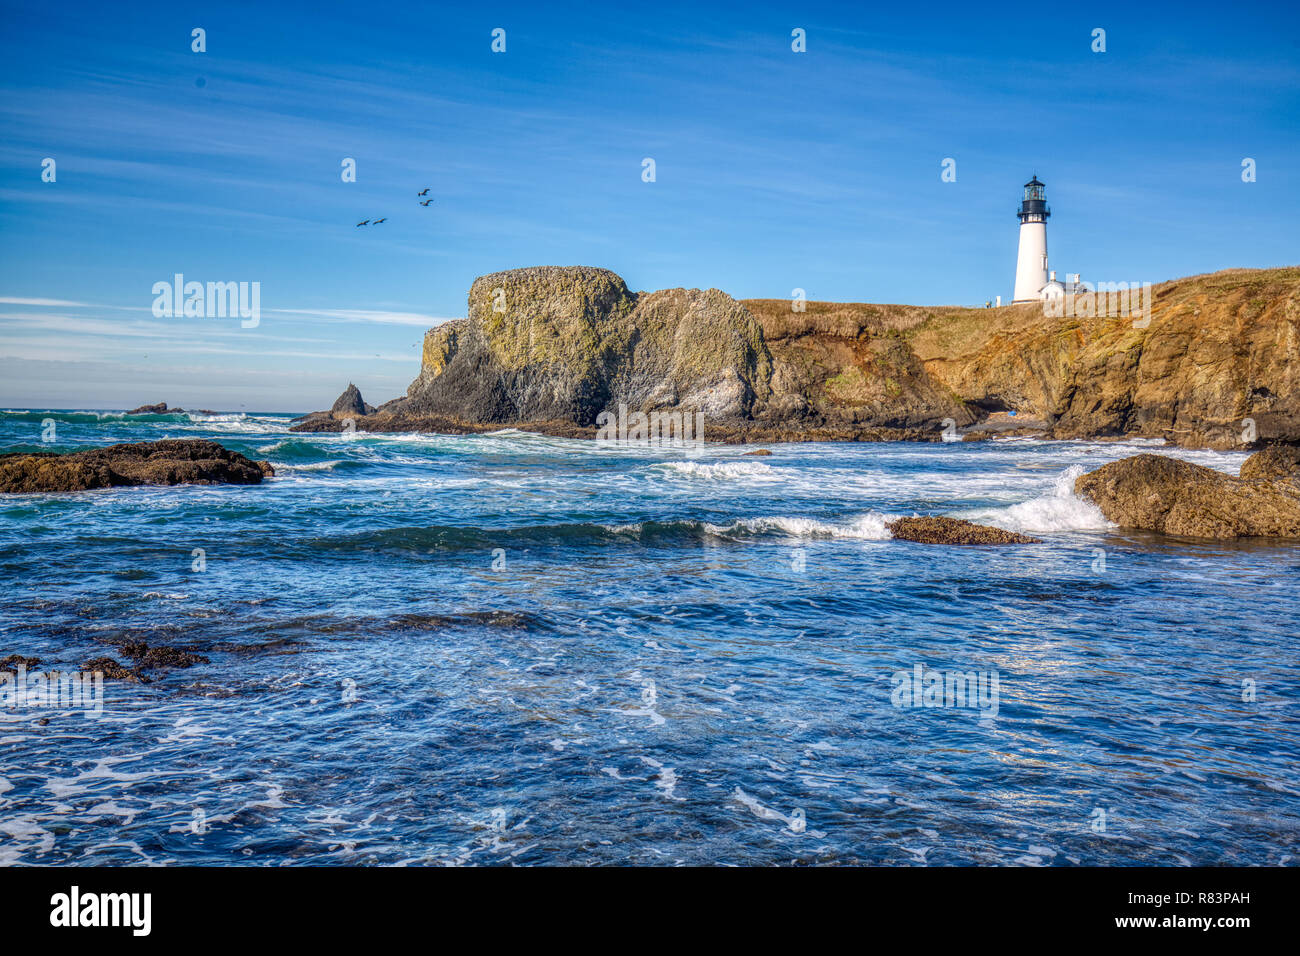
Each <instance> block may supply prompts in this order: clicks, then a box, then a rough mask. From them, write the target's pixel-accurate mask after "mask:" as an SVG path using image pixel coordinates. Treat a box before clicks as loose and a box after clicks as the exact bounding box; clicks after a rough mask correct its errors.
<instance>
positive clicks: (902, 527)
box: [887, 517, 1042, 544]
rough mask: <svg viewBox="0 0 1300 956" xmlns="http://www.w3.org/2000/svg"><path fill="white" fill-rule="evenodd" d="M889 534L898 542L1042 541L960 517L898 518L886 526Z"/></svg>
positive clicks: (978, 542) (1033, 542) (977, 542)
mask: <svg viewBox="0 0 1300 956" xmlns="http://www.w3.org/2000/svg"><path fill="white" fill-rule="evenodd" d="M887 527H888V528H889V533H890V535H892V536H893V537H894V538H895V539H897V540H899V541H918V542H920V543H922V544H1041V543H1042V542H1041V541H1040V540H1039V539H1038V538H1031V537H1029V536H1028V535H1023V534H1017V533H1016V532H1014V531H1006V530H1004V529H1002V528H993V527H990V526H989V525H983V524H974V523H972V522H970V521H963V520H961V519H960V518H945V517H925V518H921V517H913V518H898V519H895V520H894V521H891V522H890V523H889V524H888V526H887Z"/></svg>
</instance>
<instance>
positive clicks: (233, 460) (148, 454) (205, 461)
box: [0, 438, 275, 493]
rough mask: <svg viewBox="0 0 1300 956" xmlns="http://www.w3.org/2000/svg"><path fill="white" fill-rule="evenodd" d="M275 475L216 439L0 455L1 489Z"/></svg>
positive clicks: (246, 481)
mask: <svg viewBox="0 0 1300 956" xmlns="http://www.w3.org/2000/svg"><path fill="white" fill-rule="evenodd" d="M274 474H275V470H274V469H273V468H272V467H271V465H270V463H269V462H265V461H250V460H249V459H247V458H245V457H244V456H243V455H241V454H239V453H238V452H234V451H231V450H230V449H228V448H224V447H222V446H221V445H218V444H217V443H216V442H211V441H204V440H201V439H186V438H168V439H163V440H162V441H153V442H132V443H127V444H121V445H109V446H108V447H106V448H91V449H87V450H86V451H78V452H72V453H69V454H62V455H60V454H56V453H53V452H32V453H27V452H17V453H8V454H0V492H9V493H29V492H59V491H85V490H88V489H91V488H111V487H115V486H119V485H179V484H236V485H255V484H258V483H259V482H261V480H262V479H263V478H264V477H270V476H272V475H274Z"/></svg>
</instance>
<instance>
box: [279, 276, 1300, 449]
mask: <svg viewBox="0 0 1300 956" xmlns="http://www.w3.org/2000/svg"><path fill="white" fill-rule="evenodd" d="M1298 293H1300V268H1285V269H1255V270H1250V269H1232V270H1227V271H1224V272H1217V273H1214V274H1211V275H1206V276H1196V277H1192V278H1187V279H1179V280H1175V281H1172V282H1165V283H1162V284H1160V285H1157V286H1155V287H1154V288H1153V289H1152V290H1151V295H1150V296H1149V306H1150V308H1149V311H1146V312H1144V313H1143V314H1142V315H1141V316H1140V317H1136V316H1134V315H1131V314H1127V313H1125V314H1118V313H1119V312H1121V311H1122V310H1123V309H1125V308H1132V307H1133V305H1134V303H1132V302H1128V303H1123V302H1116V301H1113V297H1111V296H1107V295H1099V296H1097V297H1095V298H1080V299H1077V300H1075V299H1071V300H1070V301H1069V302H1068V303H1067V308H1065V309H1063V310H1061V311H1063V312H1064V313H1066V314H1063V315H1049V314H1047V313H1046V312H1045V311H1044V307H1043V306H1042V305H1041V304H1037V303H1035V304H1028V305H1015V306H1007V307H1003V308H997V309H969V308H956V307H926V308H922V307H917V306H901V305H867V304H855V303H828V302H797V303H791V301H789V300H785V299H771V300H761V299H755V300H744V301H737V300H735V299H732V298H731V297H730V296H727V295H726V294H725V293H722V292H720V291H718V290H717V289H709V290H705V291H701V290H699V289H689V290H688V289H667V290H663V291H660V292H639V293H637V292H631V291H629V290H628V288H627V286H626V285H625V284H624V282H623V280H622V279H620V278H619V277H618V276H617V275H615V274H614V273H612V272H609V271H608V270H605V269H596V268H590V267H584V266H575V267H558V266H545V267H537V268H529V269H515V270H511V271H507V272H498V273H494V274H492V275H487V276H483V277H481V278H479V279H477V280H476V281H475V282H474V284H473V286H472V287H471V289H470V294H469V311H468V316H467V317H466V318H464V319H458V320H454V321H451V322H447V323H445V324H443V325H440V326H438V327H436V328H434V329H431V330H429V332H428V333H427V334H426V336H425V340H424V351H423V358H422V367H421V370H420V374H419V376H418V377H417V378H416V379H415V380H414V381H413V382H412V383H411V386H410V388H409V389H408V390H407V394H406V395H405V396H404V397H402V398H398V399H395V400H393V401H391V402H388V403H386V404H384V405H382V406H380V407H379V408H378V409H377V410H375V411H374V412H373V414H372V413H369V411H368V412H367V414H366V415H364V416H361V417H360V418H358V419H357V421H356V427H357V428H358V429H359V430H362V431H403V430H438V431H453V432H457V431H459V432H464V431H482V430H487V429H490V428H494V427H495V428H499V427H502V426H507V425H509V426H514V427H521V428H529V429H533V430H538V431H548V432H550V433H554V434H566V435H578V436H581V435H585V436H590V435H592V434H594V428H593V425H594V424H595V422H596V417H597V416H598V415H599V414H600V413H601V412H602V411H609V412H614V411H615V410H616V409H617V406H619V405H620V404H625V405H626V406H627V407H628V408H629V409H630V410H632V411H633V412H635V411H646V412H649V411H664V412H674V411H681V412H685V413H694V412H697V411H698V412H702V413H703V414H704V416H705V420H706V422H707V427H708V434H707V436H706V438H707V439H708V440H720V441H754V442H759V441H762V442H766V441H800V440H802V441H819V440H820V441H829V440H855V439H856V440H930V441H934V440H938V438H939V434H938V433H939V432H940V431H941V430H946V431H947V432H948V433H949V435H953V434H955V433H957V430H959V429H960V430H966V431H965V434H975V435H977V436H981V435H1014V434H1029V435H1043V436H1049V437H1057V438H1098V437H1118V436H1141V437H1149V438H1164V439H1166V440H1168V441H1171V442H1173V443H1175V444H1179V445H1184V446H1189V447H1216V448H1241V447H1249V446H1251V445H1252V444H1255V443H1264V442H1270V443H1274V442H1283V443H1300V294H1298ZM1115 298H1117V297H1115ZM1138 304H1139V305H1140V304H1141V302H1140V301H1139V303H1138ZM345 397H346V393H345ZM357 398H359V396H357ZM350 408H351V411H350V413H349V414H352V415H355V414H356V411H355V409H356V403H355V401H353V402H352V403H351V405H350ZM342 427H343V426H342V425H341V424H340V423H339V422H338V421H337V418H336V416H335V413H334V412H318V413H314V414H313V415H312V416H308V418H306V419H305V420H303V421H302V423H301V424H299V425H298V426H296V428H297V429H298V430H303V431H338V430H341V428H342ZM962 437H964V434H963V435H962Z"/></svg>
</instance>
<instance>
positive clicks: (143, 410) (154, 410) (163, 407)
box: [127, 402, 185, 415]
mask: <svg viewBox="0 0 1300 956" xmlns="http://www.w3.org/2000/svg"><path fill="white" fill-rule="evenodd" d="M184 411H185V409H183V408H168V407H167V403H166V402H159V403H158V404H157V405H141V406H140V407H139V408H133V409H131V410H130V411H129V412H127V414H128V415H179V414H181V413H183V412H184Z"/></svg>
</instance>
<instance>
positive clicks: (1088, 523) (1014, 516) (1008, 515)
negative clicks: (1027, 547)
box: [964, 465, 1115, 534]
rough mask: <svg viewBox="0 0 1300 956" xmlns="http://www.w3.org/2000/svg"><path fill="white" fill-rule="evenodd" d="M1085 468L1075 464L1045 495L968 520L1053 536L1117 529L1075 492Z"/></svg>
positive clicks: (971, 515)
mask: <svg viewBox="0 0 1300 956" xmlns="http://www.w3.org/2000/svg"><path fill="white" fill-rule="evenodd" d="M1084 470H1085V469H1084V466H1083V465H1071V466H1070V467H1069V468H1066V469H1065V470H1064V471H1063V472H1061V473H1060V474H1059V475H1057V476H1056V479H1055V481H1054V482H1053V484H1052V490H1051V491H1050V492H1048V493H1047V494H1045V495H1040V496H1038V497H1037V498H1032V499H1030V500H1029V501H1022V502H1021V503H1020V504H1016V505H1011V506H1009V507H1006V508H994V509H983V510H980V511H973V512H969V513H967V514H966V515H964V517H969V518H971V519H972V520H975V521H984V522H986V523H988V524H991V525H996V526H997V527H999V528H1006V529H1007V530H1009V531H1021V532H1027V533H1039V534H1050V533H1052V532H1061V531H1108V530H1110V529H1112V528H1114V527H1115V525H1114V524H1113V523H1111V522H1110V521H1108V520H1106V516H1105V515H1103V514H1102V513H1101V509H1100V508H1098V507H1097V506H1096V505H1095V504H1093V503H1092V502H1091V501H1084V500H1083V499H1082V498H1080V497H1078V496H1076V495H1075V493H1074V482H1075V479H1076V478H1078V477H1079V476H1080V475H1082V474H1083V473H1084Z"/></svg>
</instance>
